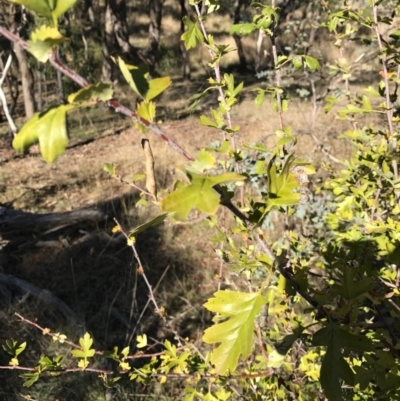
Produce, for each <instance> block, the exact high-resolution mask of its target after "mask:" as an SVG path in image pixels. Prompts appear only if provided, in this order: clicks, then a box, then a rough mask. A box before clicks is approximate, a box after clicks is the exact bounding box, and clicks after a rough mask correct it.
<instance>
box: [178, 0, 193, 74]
mask: <svg viewBox="0 0 400 401" xmlns="http://www.w3.org/2000/svg"><path fill="white" fill-rule="evenodd" d="M179 2H180V5H181V36H182V34H183V33H184V32H185V30H186V26H185V24H184V23H183V18H184V17H186V16H187V15H188V9H189V4H188V2H187V0H179ZM179 49H180V51H181V57H182V61H183V78H185V79H191V70H190V60H189V53H188V51H187V50H186V47H185V44H184V43H183V41H182V40H179Z"/></svg>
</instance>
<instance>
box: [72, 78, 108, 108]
mask: <svg viewBox="0 0 400 401" xmlns="http://www.w3.org/2000/svg"><path fill="white" fill-rule="evenodd" d="M112 95H113V88H112V86H111V85H109V84H104V83H102V82H99V83H98V84H96V85H89V86H88V87H87V88H82V89H80V90H79V91H78V92H75V93H71V94H70V95H69V96H68V103H71V104H72V103H87V102H89V103H97V102H98V101H99V100H100V101H102V102H106V101H107V100H110V99H111V98H112Z"/></svg>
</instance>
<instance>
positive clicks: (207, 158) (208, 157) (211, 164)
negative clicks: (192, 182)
mask: <svg viewBox="0 0 400 401" xmlns="http://www.w3.org/2000/svg"><path fill="white" fill-rule="evenodd" d="M216 163H217V161H216V160H215V157H214V156H213V155H212V154H211V153H209V152H207V151H206V150H205V149H204V148H203V149H201V150H200V153H199V155H198V156H197V158H196V160H195V161H193V162H192V163H190V171H193V170H194V171H193V172H195V173H196V172H197V173H202V172H203V171H205V170H210V169H212V168H215V165H216Z"/></svg>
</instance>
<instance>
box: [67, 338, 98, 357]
mask: <svg viewBox="0 0 400 401" xmlns="http://www.w3.org/2000/svg"><path fill="white" fill-rule="evenodd" d="M79 344H80V346H81V347H82V349H74V350H72V351H71V353H72V355H73V356H74V357H75V358H84V359H86V358H90V357H92V356H93V355H94V354H95V350H94V349H91V348H90V347H91V346H92V344H93V339H92V338H91V337H90V334H89V333H85V335H84V336H83V337H82V338H80V339H79Z"/></svg>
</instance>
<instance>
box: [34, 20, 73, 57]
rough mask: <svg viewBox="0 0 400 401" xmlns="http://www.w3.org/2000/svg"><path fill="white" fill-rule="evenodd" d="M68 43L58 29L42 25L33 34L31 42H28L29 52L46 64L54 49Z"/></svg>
mask: <svg viewBox="0 0 400 401" xmlns="http://www.w3.org/2000/svg"><path fill="white" fill-rule="evenodd" d="M65 41H66V38H65V37H64V36H62V35H61V33H60V32H59V31H58V30H57V28H52V27H49V26H45V25H42V26H41V27H40V28H38V29H36V31H34V32H32V34H31V40H28V50H29V52H30V53H32V54H33V55H34V56H35V57H36V58H37V59H38V60H39V61H40V62H42V63H45V62H47V60H48V59H49V56H50V54H51V52H52V51H53V49H54V48H56V47H57V46H58V45H59V44H60V43H63V42H65Z"/></svg>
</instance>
